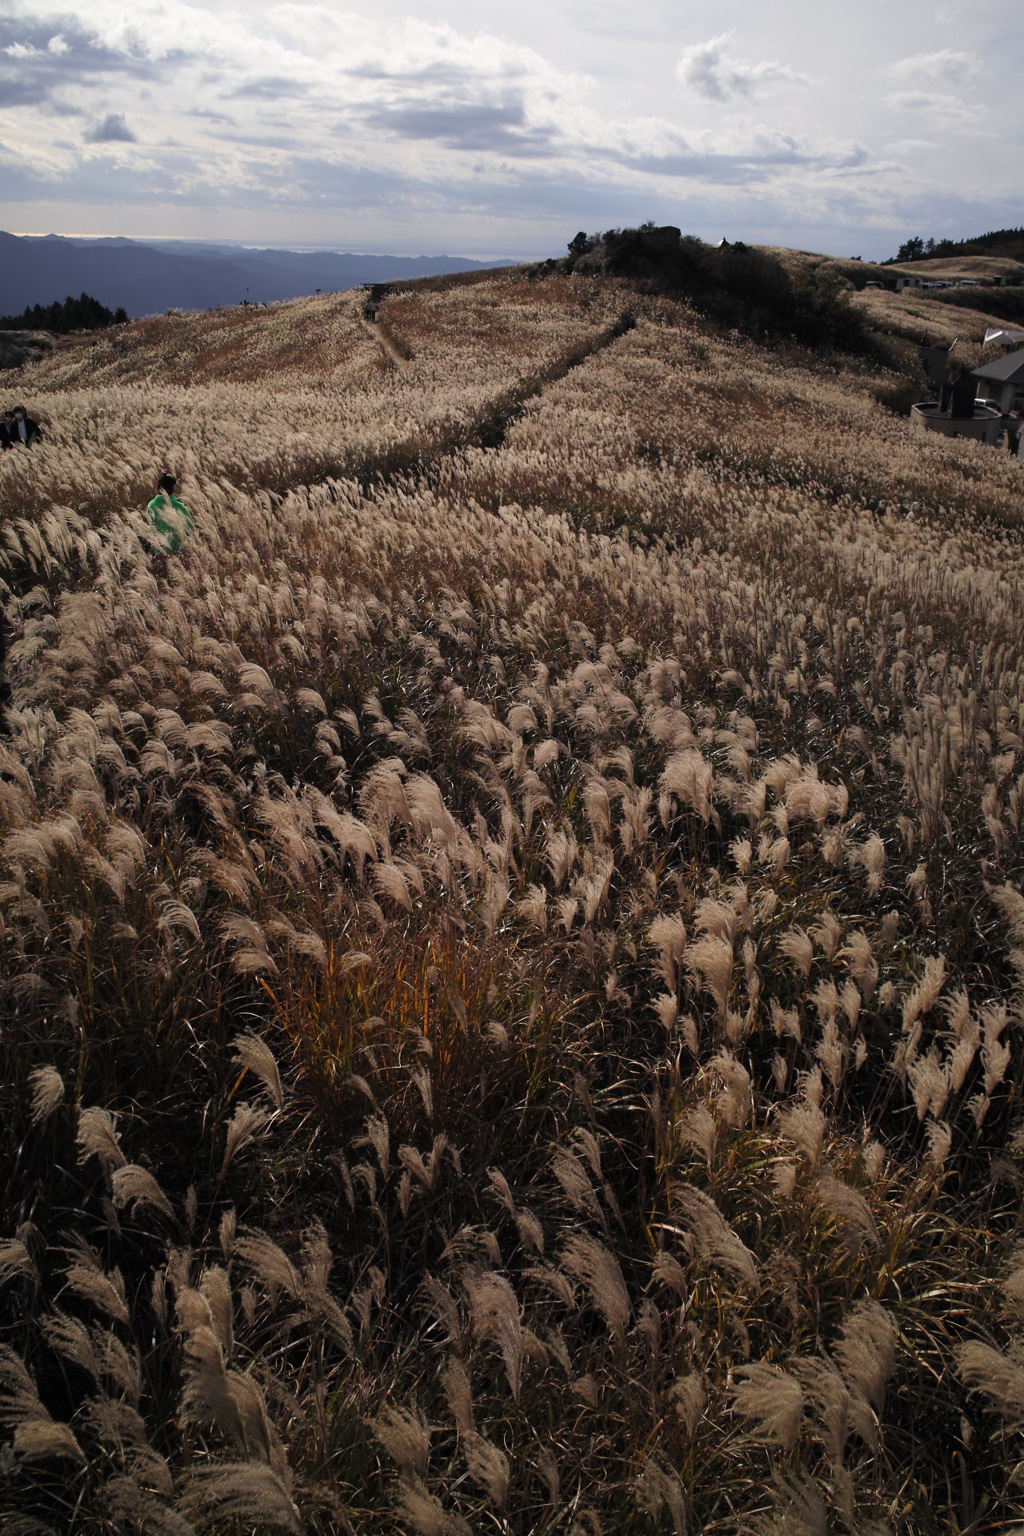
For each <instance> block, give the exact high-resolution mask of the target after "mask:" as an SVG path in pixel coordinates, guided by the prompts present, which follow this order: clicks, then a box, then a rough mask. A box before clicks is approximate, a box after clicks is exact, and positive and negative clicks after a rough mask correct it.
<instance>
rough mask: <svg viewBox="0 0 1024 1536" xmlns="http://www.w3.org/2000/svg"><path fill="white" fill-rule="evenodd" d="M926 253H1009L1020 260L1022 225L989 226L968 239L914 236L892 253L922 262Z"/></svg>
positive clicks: (1023, 250)
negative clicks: (1015, 226) (935, 238)
mask: <svg viewBox="0 0 1024 1536" xmlns="http://www.w3.org/2000/svg"><path fill="white" fill-rule="evenodd" d="M930 256H1009V257H1012V258H1013V259H1014V260H1016V261H1021V260H1024V228H1021V229H990V230H989V231H988V233H987V234H984V235H973V236H972V237H971V238H970V239H969V240H931V239H929V240H923V239H922V238H921V236H920V235H914V237H913V238H912V239H910V240H904V242H903V244H902V245H901V246H900V248H899V250H898V251H897V253H896V257H895V259H896V260H897V261H924V260H927V258H928V257H930Z"/></svg>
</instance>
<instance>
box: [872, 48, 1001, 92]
mask: <svg viewBox="0 0 1024 1536" xmlns="http://www.w3.org/2000/svg"><path fill="white" fill-rule="evenodd" d="M977 73H978V61H977V59H976V58H975V56H974V54H972V53H958V52H956V51H955V50H954V49H952V48H940V49H939V51H938V52H937V53H915V54H912V55H911V56H910V57H909V58H906V59H897V61H896V62H895V63H894V64H887V65H885V67H884V68H883V69H882V70H881V74H882V75H884V76H885V77H886V78H887V79H889V80H892V81H894V82H896V83H903V82H908V83H911V82H915V81H918V82H922V81H928V80H942V81H946V82H948V84H950V85H963V84H964V83H965V82H966V81H968V80H970V79H971V78H972V76H974V75H976V74H977Z"/></svg>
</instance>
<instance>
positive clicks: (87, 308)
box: [0, 293, 128, 336]
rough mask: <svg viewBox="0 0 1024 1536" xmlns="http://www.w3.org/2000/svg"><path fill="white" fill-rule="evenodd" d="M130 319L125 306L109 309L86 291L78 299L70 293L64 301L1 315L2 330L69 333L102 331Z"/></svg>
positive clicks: (37, 305) (64, 334)
mask: <svg viewBox="0 0 1024 1536" xmlns="http://www.w3.org/2000/svg"><path fill="white" fill-rule="evenodd" d="M127 319H128V316H127V314H126V313H125V311H124V309H121V308H119V309H115V310H110V309H107V307H106V305H105V304H101V303H100V301H99V299H93V298H90V296H89V295H88V294H87V293H83V294H82V295H81V296H80V297H79V298H77V299H73V298H72V297H71V295H70V294H69V295H68V297H67V298H66V299H65V300H64V302H63V304H61V303H60V302H56V301H55V302H54V303H53V304H32V305H26V306H25V311H24V314H21V315H2V316H0V331H55V332H56V333H57V334H58V335H61V336H66V335H67V334H68V333H69V332H70V331H101V330H103V328H104V326H108V325H123V324H124V322H125V321H126V320H127Z"/></svg>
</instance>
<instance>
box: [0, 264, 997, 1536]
mask: <svg viewBox="0 0 1024 1536" xmlns="http://www.w3.org/2000/svg"><path fill="white" fill-rule="evenodd" d="M807 260H808V261H813V262H814V263H815V264H816V265H818V264H820V263H821V261H822V260H823V259H822V258H807ZM799 265H800V264H799V262H798V263H797V266H799ZM744 270H745V269H744ZM840 275H841V274H840ZM799 276H800V272H799V271H798V272H797V277H799ZM827 277H828V274H827V272H825V273H824V274H822V275H821V278H822V280H821V281H820V282H819V281H818V280H817V279H814V273H813V272H812V273H810V274H809V277H808V282H809V283H810V287H809V289H808V291H812V292H813V293H815V294H819V295H820V294H824V295H826V296H828V295H832V297H831V298H829V299H828V302H829V303H832V302H838V300H836V299H835V286H834V285H833V284H832V283H831V279H829V280H828V281H825V278H827ZM812 279H813V281H812ZM736 291H737V292H738V290H736ZM780 292H781V290H780ZM734 296H735V295H734ZM822 302H824V300H822ZM851 302H852V303H853V305H854V306H856V312H857V314H858V315H859V316H861V319H860V321H858V326H857V327H854V328H853V329H852V330H851V332H850V334H851V335H856V336H858V337H859V338H861V340H862V341H863V346H862V347H861V349H860V350H859V351H857V352H856V353H849V354H845V353H841V352H834V351H827V350H821V349H814V348H813V347H811V346H809V345H805V344H797V343H796V342H794V341H793V340H792V339H790V338H788V337H786V336H782V337H780V336H774V337H768V338H764V337H763V336H761V330H763V327H762V326H761V321H760V318H758V320H757V325H755V326H752V327H751V329H750V330H747V331H745V330H744V329H743V326H742V324H737V323H733V321H732V320H730V321H729V322H728V323H727V322H725V321H719V320H716V319H714V318H709V317H708V316H707V315H706V314H701V313H698V312H697V310H696V309H694V308H691V307H689V306H688V305H687V304H686V303H685V302H684V301H683V300H682V299H681V298H679V297H671V296H668V295H666V294H665V293H658V292H657V291H655V289H654V286H653V285H652V284H651V283H649V282H637V281H632V280H630V279H628V278H625V277H613V276H607V275H602V274H600V273H596V274H591V275H589V276H584V275H579V276H573V277H565V276H561V275H554V276H544V275H543V274H540V275H538V271H537V270H536V269H535V270H534V272H533V274H532V275H531V274H529V273H526V272H523V271H516V270H513V271H511V272H509V273H505V274H484V275H481V276H474V277H473V278H471V279H465V280H462V281H441V280H436V281H432V282H423V283H414V284H408V285H400V286H399V287H397V288H396V289H395V290H394V291H393V292H391V293H390V294H388V295H387V296H385V297H383V299H382V300H381V301H380V303H379V305H377V306H376V307H375V308H371V311H370V312H371V313H373V314H374V315H375V318H374V319H369V318H367V310H366V308H365V304H366V295H365V294H362V293H341V294H333V295H331V296H329V297H322V298H313V299H303V300H298V301H294V302H290V303H286V304H281V305H279V306H276V307H274V308H273V309H269V310H261V311H258V312H253V311H245V310H237V309H236V310H232V311H229V312H225V313H223V314H220V315H212V316H211V315H182V316H169V317H166V318H160V319H154V320H149V321H139V322H135V323H133V324H130V325H128V326H123V327H120V328H118V329H117V330H116V331H114V332H111V333H109V334H104V335H102V336H101V337H99V338H88V337H86V338H71V339H70V340H69V341H67V342H62V343H61V344H60V345H58V347H57V348H55V350H54V351H53V352H52V353H51V354H50V355H49V356H47V357H45V358H43V359H42V360H41V361H39V362H37V363H33V364H31V365H27V366H26V367H25V368H24V369H23V370H22V371H21V372H20V373H19V374H17V375H13V376H11V378H10V380H9V381H8V380H7V379H6V378H4V379H3V380H2V383H3V384H4V386H5V393H4V398H3V400H2V401H0V405H3V406H6V405H7V404H8V403H12V402H13V399H14V398H15V397H16V398H17V399H19V400H23V401H24V402H25V404H26V405H27V407H28V408H29V410H30V412H31V414H32V415H33V416H35V417H37V418H38V419H39V420H40V421H41V423H42V425H43V428H44V431H45V440H44V441H43V442H42V443H41V444H39V445H37V446H36V447H35V448H33V449H32V450H31V451H27V450H15V451H12V452H9V453H6V454H3V455H0V550H2V554H0V577H2V582H3V585H2V587H0V592H2V595H3V597H4V600H5V609H6V614H7V620H8V624H9V626H10V631H11V645H10V657H9V660H10V679H11V682H12V685H13V690H14V703H13V708H12V709H11V710H10V712H9V724H10V734H9V736H8V737H6V738H4V739H2V740H0V819H2V827H0V917H2V924H0V971H2V980H3V985H2V986H0V1191H2V1202H3V1204H2V1211H3V1215H2V1225H0V1281H2V1282H3V1286H2V1289H0V1423H4V1424H6V1426H7V1428H6V1430H5V1435H6V1440H5V1449H4V1451H3V1453H2V1454H0V1509H3V1510H4V1511H5V1512H7V1522H8V1525H9V1526H10V1528H11V1530H12V1531H16V1532H19V1533H20V1532H25V1533H26V1536H27V1533H28V1532H29V1531H32V1532H34V1533H39V1536H44V1533H45V1532H54V1533H60V1536H64V1533H73V1536H78V1533H81V1536H85V1533H90V1536H91V1533H92V1532H94V1531H98V1530H103V1531H109V1532H112V1533H118V1536H120V1533H122V1532H123V1533H125V1536H128V1533H136V1532H143V1533H147V1536H148V1533H153V1536H157V1533H165V1532H167V1533H173V1536H189V1533H190V1532H191V1533H195V1536H200V1533H202V1536H220V1533H227V1532H238V1533H240V1532H250V1531H251V1532H258V1533H261V1532H264V1531H271V1530H273V1531H292V1532H296V1533H298V1532H303V1533H323V1536H327V1533H331V1536H334V1533H349V1532H355V1533H358V1536H371V1533H372V1536H378V1533H381V1532H384V1533H391V1532H395V1533H398V1532H403V1533H418V1536H466V1533H468V1532H470V1531H490V1530H494V1531H501V1532H505V1533H507V1536H528V1533H529V1536H533V1533H536V1536H541V1533H554V1532H565V1533H566V1536H578V1533H590V1532H594V1533H598V1532H602V1531H603V1532H606V1533H609V1536H611V1533H615V1536H619V1533H626V1536H629V1533H637V1536H639V1533H641V1532H665V1533H669V1532H673V1533H676V1536H681V1533H684V1532H692V1533H696V1532H702V1533H704V1532H707V1533H712V1532H713V1533H717V1536H747V1533H764V1536H769V1533H772V1532H774V1533H776V1536H804V1533H807V1532H813V1533H817V1532H823V1531H826V1530H830V1531H837V1532H839V1531H850V1532H855V1533H858V1536H932V1533H934V1536H954V1533H965V1532H966V1531H967V1530H968V1529H973V1530H979V1531H980V1530H984V1529H991V1530H992V1531H998V1530H1000V1529H1001V1528H1002V1527H1003V1526H1005V1525H1006V1524H1007V1523H1008V1522H1011V1521H1012V1520H1013V1519H1015V1518H1016V1517H1017V1515H1018V1513H1019V1489H1018V1487H1017V1485H1016V1482H1015V1478H1016V1473H1015V1470H1014V1469H1015V1468H1016V1467H1017V1466H1018V1465H1019V1463H1020V1461H1021V1458H1022V1456H1024V1443H1022V1428H1024V1422H1022V1414H1021V1403H1022V1401H1024V1397H1022V1394H1021V1390H1020V1372H1021V1365H1020V1361H1021V1358H1022V1354H1021V1352H1022V1350H1024V1334H1022V1332H1021V1312H1020V1298H1021V1294H1022V1284H1021V1271H1020V1269H1019V1267H1018V1266H1019V1262H1020V1255H1019V1253H1018V1252H1017V1248H1016V1245H1017V1244H1018V1242H1019V1241H1020V1236H1021V1234H1020V1232H1019V1220H1020V1218H1019V1199H1020V1197H1019V1189H1020V1180H1021V1177H1022V1174H1024V1170H1022V1167H1021V1158H1022V1151H1021V1135H1020V1110H1019V1087H1018V1085H1019V1082H1020V1080H1021V1066H1022V1036H1021V1018H1022V1002H1024V998H1022V993H1021V981H1022V965H1024V960H1022V948H1024V946H1022V940H1024V896H1022V894H1021V891H1022V888H1024V885H1022V883H1024V853H1022V847H1024V845H1022V840H1021V831H1022V826H1021V818H1022V814H1024V669H1022V665H1021V641H1022V620H1024V529H1022V523H1024V496H1022V490H1024V475H1022V470H1021V465H1020V464H1019V463H1018V462H1014V461H1011V460H1010V458H1009V456H1008V455H1006V454H1004V453H998V452H996V451H995V450H991V449H986V448H984V447H980V446H977V445H974V444H970V443H965V442H959V443H958V442H956V441H955V440H952V439H944V438H941V437H938V436H930V435H929V436H915V435H912V434H911V431H910V428H909V425H908V423H907V420H906V418H905V416H903V415H901V414H899V413H898V412H897V411H895V410H893V409H891V408H890V407H891V406H892V405H893V404H896V403H899V402H901V401H905V398H906V396H907V394H908V391H909V392H912V391H913V389H914V388H915V373H914V370H915V369H916V367H917V360H916V351H915V345H916V342H917V341H918V340H920V339H921V334H926V335H927V336H928V337H929V339H935V338H938V337H940V336H942V337H944V336H946V334H947V330H948V327H949V326H950V325H951V324H953V323H954V322H955V323H957V324H960V325H966V326H967V327H968V329H967V330H965V331H964V332H963V334H964V336H965V338H966V339H967V340H969V341H970V342H971V343H972V344H974V345H976V346H977V345H978V344H979V343H980V340H981V338H982V336H983V332H984V325H985V317H984V316H983V315H980V314H973V313H959V314H957V313H954V315H953V316H952V318H950V316H949V315H948V314H947V313H946V310H947V308H948V306H943V305H941V304H938V303H936V301H934V300H930V299H926V298H924V297H921V296H917V295H914V296H911V297H908V296H907V295H895V294H887V293H884V294H883V293H880V292H879V291H878V290H865V291H864V292H863V293H861V294H858V295H856V296H855V297H854V298H853V299H852V300H851ZM929 306H931V307H929ZM775 313H777V314H780V313H782V311H781V310H778V309H777V310H776V311H775ZM730 314H731V315H732V316H733V317H736V316H738V317H739V319H740V320H742V312H741V309H740V308H738V307H736V306H735V305H734V306H733V307H732V308H731V310H730ZM759 314H760V312H759ZM860 327H863V328H864V329H861V328H860ZM759 328H760V329H759ZM971 328H973V329H971ZM759 337H760V339H759ZM949 339H952V337H951V336H950V338H949ZM978 355H980V347H979V353H978ZM901 370H902V371H901ZM164 469H171V470H173V471H174V472H175V473H176V474H177V475H178V477H179V481H180V485H179V489H180V494H181V495H182V497H183V498H184V500H185V502H186V503H187V504H188V505H189V507H190V508H191V509H192V510H193V512H194V514H195V517H196V530H195V533H194V534H193V535H192V537H191V539H190V541H189V542H188V544H187V546H186V549H185V551H184V553H183V556H182V558H181V559H180V560H177V559H173V558H172V559H171V560H170V561H169V562H168V566H167V569H166V572H165V573H163V574H159V575H157V574H154V569H153V564H152V554H153V544H152V536H151V531H150V529H149V525H148V523H147V521H146V518H145V516H144V512H143V508H144V507H145V504H146V501H147V500H148V499H149V497H150V496H151V495H152V494H153V490H154V482H155V479H156V476H157V475H158V474H159V473H160V472H161V471H163V470H164ZM979 1522H980V1523H979Z"/></svg>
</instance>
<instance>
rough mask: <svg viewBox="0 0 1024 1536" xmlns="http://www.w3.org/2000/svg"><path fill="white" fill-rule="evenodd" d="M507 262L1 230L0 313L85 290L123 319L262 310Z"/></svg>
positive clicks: (19, 310) (62, 297) (15, 312)
mask: <svg viewBox="0 0 1024 1536" xmlns="http://www.w3.org/2000/svg"><path fill="white" fill-rule="evenodd" d="M512 265H513V263H512V262H508V261H497V262H486V261H470V260H468V258H466V257H463V256H353V255H349V254H347V253H346V254H341V253H339V252H336V251H313V252H311V253H309V254H308V255H307V254H305V253H303V252H300V251H273V250H247V249H246V248H245V247H244V246H240V245H200V244H193V243H192V242H191V241H186V240H160V241H156V240H147V241H145V242H144V243H143V242H142V241H139V240H126V239H123V238H121V237H115V238H112V239H97V240H90V239H85V238H79V237H76V236H67V235H9V234H6V233H4V232H2V231H0V314H18V313H20V312H21V311H22V310H23V309H24V308H25V307H26V306H27V305H30V304H52V303H54V301H55V300H61V299H64V298H66V297H67V296H68V294H72V295H75V296H77V295H78V294H80V293H83V292H84V293H88V294H90V295H91V296H92V297H93V298H94V299H98V300H99V301H100V303H101V304H105V305H106V306H107V307H108V308H109V309H117V308H118V307H119V306H123V307H124V308H125V309H126V310H127V311H128V314H129V315H130V316H131V318H132V319H137V318H138V317H139V316H140V315H151V314H159V313H162V312H163V311H164V310H167V309H215V308H216V307H217V306H218V305H226V304H240V303H241V302H242V300H243V299H248V300H249V301H250V303H253V304H257V303H264V304H269V303H271V302H272V301H273V300H274V299H295V298H301V297H303V296H304V295H306V294H311V293H315V292H316V290H317V289H318V288H319V289H321V290H322V291H323V292H324V293H331V292H334V291H336V290H338V289H341V288H355V287H358V286H359V284H360V283H386V282H393V281H394V280H395V279H397V278H403V277H434V276H438V275H439V274H441V273H446V272H475V271H479V270H481V269H482V268H485V267H494V266H499V267H500V266H512Z"/></svg>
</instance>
